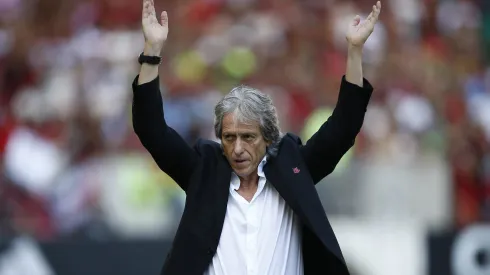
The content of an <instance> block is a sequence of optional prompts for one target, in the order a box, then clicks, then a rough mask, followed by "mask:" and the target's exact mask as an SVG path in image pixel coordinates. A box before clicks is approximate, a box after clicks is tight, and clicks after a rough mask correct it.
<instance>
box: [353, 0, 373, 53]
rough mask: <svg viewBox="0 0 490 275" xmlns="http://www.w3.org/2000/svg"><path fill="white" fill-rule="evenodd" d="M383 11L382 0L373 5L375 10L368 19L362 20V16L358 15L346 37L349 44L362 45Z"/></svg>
mask: <svg viewBox="0 0 490 275" xmlns="http://www.w3.org/2000/svg"><path fill="white" fill-rule="evenodd" d="M380 12H381V1H378V2H377V3H376V5H374V6H373V11H372V12H371V13H370V14H369V16H368V17H367V18H366V20H364V21H362V22H361V17H360V16H359V15H357V16H356V17H355V18H354V20H353V22H352V24H351V25H350V26H349V29H348V31H347V35H346V39H347V42H349V46H354V47H362V46H363V45H364V43H365V42H366V40H367V39H368V37H369V36H370V35H371V33H372V32H373V30H374V25H375V24H376V22H377V21H378V16H379V13H380Z"/></svg>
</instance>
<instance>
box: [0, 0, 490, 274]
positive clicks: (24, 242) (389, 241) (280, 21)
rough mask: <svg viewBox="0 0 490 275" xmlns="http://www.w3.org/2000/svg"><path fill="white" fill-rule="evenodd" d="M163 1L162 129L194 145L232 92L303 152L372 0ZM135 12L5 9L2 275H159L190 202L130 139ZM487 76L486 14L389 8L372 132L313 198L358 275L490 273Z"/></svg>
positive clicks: (381, 32)
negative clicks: (272, 107)
mask: <svg viewBox="0 0 490 275" xmlns="http://www.w3.org/2000/svg"><path fill="white" fill-rule="evenodd" d="M155 2H156V6H157V9H158V10H162V9H165V10H167V11H168V12H169V17H170V35H169V42H168V44H167V45H166V48H165V51H164V62H163V65H162V70H161V80H162V94H163V96H164V98H165V99H164V105H165V107H164V108H165V112H166V119H167V121H168V123H169V124H170V125H171V126H173V127H174V128H175V129H176V130H177V131H178V132H179V133H180V134H181V135H182V136H183V137H184V138H185V139H186V140H188V141H189V142H191V143H192V142H193V141H194V140H195V139H196V138H197V137H204V138H211V139H213V138H214V137H213V136H212V120H213V116H212V115H213V106H214V104H215V103H216V102H217V100H218V99H219V98H220V96H222V95H223V94H224V93H225V92H226V91H228V90H229V89H230V87H232V86H233V85H236V84H238V83H246V84H250V85H253V86H254V87H257V88H260V89H261V90H262V91H264V92H266V93H268V94H270V95H271V96H272V97H273V100H274V102H275V104H276V106H277V107H278V110H279V112H280V121H281V126H282V129H283V131H285V132H287V131H290V132H294V133H296V134H298V135H300V136H301V137H302V138H303V140H306V139H307V138H308V137H309V135H311V133H312V132H313V131H315V130H316V129H317V128H318V127H319V123H321V121H324V120H325V119H326V118H327V117H328V115H329V113H330V112H331V108H332V106H333V104H334V103H335V101H336V95H337V91H338V87H339V83H340V77H341V75H342V74H343V73H344V70H345V54H346V52H345V48H346V47H345V38H344V33H345V27H346V25H347V22H348V20H350V19H351V18H352V17H353V16H354V15H355V14H361V15H362V16H365V15H366V14H363V12H368V11H370V7H371V5H372V4H373V2H374V0H301V1H299V0H165V1H164V0H155ZM140 13H141V2H140V1H139V0H1V1H0V275H24V274H29V275H78V274H91V275H98V274H100V275H107V274H120V275H126V274H127V275H133V274H157V273H158V271H159V269H160V267H161V265H162V263H163V260H164V258H165V255H166V251H167V249H168V247H169V243H168V242H169V240H171V238H172V235H173V234H174V232H175V228H176V225H177V221H178V220H179V217H180V214H181V213H182V207H183V201H184V197H183V194H182V192H180V191H179V190H178V189H177V188H176V185H175V184H174V183H173V182H172V180H171V179H169V178H168V177H167V176H166V175H165V174H163V173H161V172H160V171H159V170H158V168H157V167H156V166H155V164H153V162H152V160H151V159H150V158H149V155H148V154H147V153H146V152H145V151H144V150H143V148H142V146H141V145H140V144H139V141H138V140H137V138H136V136H135V134H134V133H133V131H132V128H131V117H130V110H131V90H130V84H131V82H132V80H133V78H134V76H135V75H136V74H137V71H138V64H137V62H136V57H137V56H138V54H139V53H140V51H141V50H142V46H143V37H142V34H141V30H140ZM346 20H347V21H346ZM489 64H490V1H488V0H384V1H383V11H382V13H381V21H380V22H379V23H378V25H377V26H376V30H375V32H374V33H373V35H372V36H371V38H370V39H369V41H368V43H367V44H366V46H365V67H364V68H365V69H364V70H365V75H366V77H367V78H368V79H369V80H370V81H371V82H372V83H373V85H374V86H375V87H376V91H375V93H374V95H373V98H372V101H371V103H370V107H369V109H368V112H367V115H366V120H365V125H364V127H363V129H362V133H361V134H360V136H359V137H358V139H357V142H356V145H355V147H354V148H353V149H352V150H351V151H349V153H348V154H347V155H346V156H345V157H344V159H343V160H342V162H341V163H340V164H339V166H338V168H337V170H336V171H335V172H334V173H333V174H332V175H331V176H329V177H328V178H327V179H325V180H324V181H325V182H324V183H323V184H320V185H319V186H318V191H319V193H320V196H321V198H322V201H323V203H324V206H325V210H326V211H327V213H328V214H329V217H330V219H331V222H332V225H333V227H334V230H335V231H336V233H337V236H338V239H339V241H340V244H341V247H342V249H343V251H344V254H345V256H346V259H347V262H348V263H349V265H350V266H351V269H352V271H353V273H354V274H356V275H371V274H372V275H385V274H398V275H424V274H426V275H483V274H487V275H488V274H490V229H489V228H488V227H486V225H485V222H488V221H489V219H490V146H489V141H490V66H489ZM477 226H478V227H477ZM465 232H466V233H467V235H465V234H463V233H465ZM468 232H469V233H468ZM462 236H465V237H464V238H462Z"/></svg>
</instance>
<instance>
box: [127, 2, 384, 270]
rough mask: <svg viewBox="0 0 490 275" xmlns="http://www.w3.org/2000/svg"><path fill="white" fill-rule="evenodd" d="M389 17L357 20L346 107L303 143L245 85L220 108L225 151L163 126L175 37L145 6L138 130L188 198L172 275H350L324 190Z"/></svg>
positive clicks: (350, 135) (136, 88)
mask: <svg viewBox="0 0 490 275" xmlns="http://www.w3.org/2000/svg"><path fill="white" fill-rule="evenodd" d="M380 10H381V3H380V2H377V4H376V5H375V6H373V10H372V12H371V14H370V15H369V17H368V18H367V19H366V20H365V21H363V22H361V20H360V17H359V16H356V17H355V18H354V20H353V21H352V24H351V26H350V27H349V30H348V32H347V35H346V38H347V41H348V47H349V48H348V58H347V72H346V74H345V77H344V78H343V79H342V84H341V87H340V94H339V99H338V103H337V106H336V108H335V111H334V112H333V114H332V116H331V117H330V118H329V119H328V120H327V121H326V122H325V123H324V124H323V126H322V127H321V128H320V130H319V131H318V132H317V133H316V134H315V135H313V136H312V137H311V139H310V140H308V142H307V143H306V144H305V145H302V143H301V141H300V140H299V138H298V137H296V136H295V135H293V134H286V135H282V134H281V132H280V130H279V126H278V119H277V114H276V110H275V108H274V106H273V105H272V102H271V99H270V98H269V97H268V96H266V95H264V94H262V93H261V92H259V91H257V90H255V89H253V88H250V87H246V86H239V87H236V88H234V89H233V90H232V91H231V92H230V93H229V94H228V95H226V96H225V97H224V98H223V99H222V100H221V101H220V102H219V103H218V104H217V105H216V108H215V132H216V137H217V138H219V139H220V140H221V144H218V143H216V142H213V141H206V140H199V141H198V142H197V143H196V145H195V146H194V147H190V146H189V145H188V144H187V143H186V142H185V141H184V140H183V139H182V138H181V137H180V136H179V135H178V133H176V132H175V131H174V130H173V129H172V128H171V127H169V126H168V125H167V124H166V122H165V119H164V112H163V107H162V106H163V104H162V99H161V94H160V90H159V78H158V64H159V63H160V57H159V56H160V52H161V50H162V47H163V44H164V43H165V41H166V39H167V34H168V17H167V13H166V12H163V13H162V14H161V21H160V22H158V20H157V17H156V15H155V8H154V4H153V0H144V1H143V20H142V23H143V32H144V36H145V48H144V52H143V53H142V55H141V56H140V59H139V61H140V63H142V65H141V70H140V73H139V75H138V76H137V77H136V79H135V80H134V82H133V93H134V97H133V127H134V130H135V132H136V134H137V135H138V137H139V138H140V140H141V143H142V144H143V145H144V147H145V148H146V149H147V150H148V151H149V152H150V154H151V155H152V157H153V158H154V160H155V161H156V163H157V164H158V166H159V167H160V168H161V169H162V170H163V171H164V172H166V173H167V174H168V175H169V176H171V177H172V178H173V179H174V180H175V181H176V182H177V183H178V184H179V186H180V187H181V188H182V189H183V190H184V191H185V193H186V196H187V199H186V204H185V210H184V213H183V216H182V219H181V221H180V225H179V229H178V231H177V234H176V236H175V239H174V242H173V245H172V248H171V250H170V252H169V253H168V255H167V258H166V261H165V264H164V267H163V270H162V274H165V275H172V274H176V275H183V274H185V275H187V274H189V275H193V274H196V275H202V274H209V275H242V274H243V275H245V274H246V275H250V274H258V275H276V274H281V275H283V274H288V275H289V274H291V275H299V274H308V275H310V274H328V275H344V274H349V271H348V269H347V266H346V263H345V261H344V258H343V256H342V252H341V251H340V248H339V245H338V243H337V240H336V238H335V235H334V233H333V231H332V228H331V226H330V224H329V222H328V219H327V216H326V215H325V212H324V210H323V207H322V205H321V202H320V199H319V197H318V194H317V192H316V189H315V184H316V183H318V182H319V181H320V180H321V179H323V178H324V177H325V176H327V175H328V174H329V173H331V172H332V171H333V170H334V168H335V166H336V164H337V163H338V162H339V160H340V159H341V157H342V156H343V155H344V154H345V153H346V152H347V150H349V148H351V146H352V145H353V144H354V140H355V138H356V135H357V134H358V133H359V131H360V129H361V126H362V123H363V120H364V114H365V111H366V108H367V105H368V102H369V99H370V96H371V93H372V90H373V88H372V87H371V85H370V84H369V83H368V81H367V80H365V79H364V78H363V74H362V60H361V59H362V47H363V45H364V42H365V41H366V40H367V38H368V37H369V35H370V34H371V33H372V31H373V29H374V25H375V23H376V21H377V20H378V15H379V13H380Z"/></svg>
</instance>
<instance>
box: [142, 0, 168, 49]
mask: <svg viewBox="0 0 490 275" xmlns="http://www.w3.org/2000/svg"><path fill="white" fill-rule="evenodd" d="M160 17H161V18H160V22H158V19H157V16H156V12H155V4H154V2H153V0H143V16H142V25H143V34H144V36H145V49H144V54H145V55H150V56H159V55H160V53H161V51H162V48H163V45H164V44H165V41H166V40H167V35H168V16H167V12H166V11H163V12H162V14H161V16H160Z"/></svg>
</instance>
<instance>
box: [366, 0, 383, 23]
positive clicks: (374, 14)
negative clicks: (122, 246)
mask: <svg viewBox="0 0 490 275" xmlns="http://www.w3.org/2000/svg"><path fill="white" fill-rule="evenodd" d="M378 3H380V2H379V1H378ZM379 13H380V9H379V8H378V5H374V6H373V11H372V12H371V14H370V17H369V19H368V20H369V21H371V23H376V21H378V16H379Z"/></svg>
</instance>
